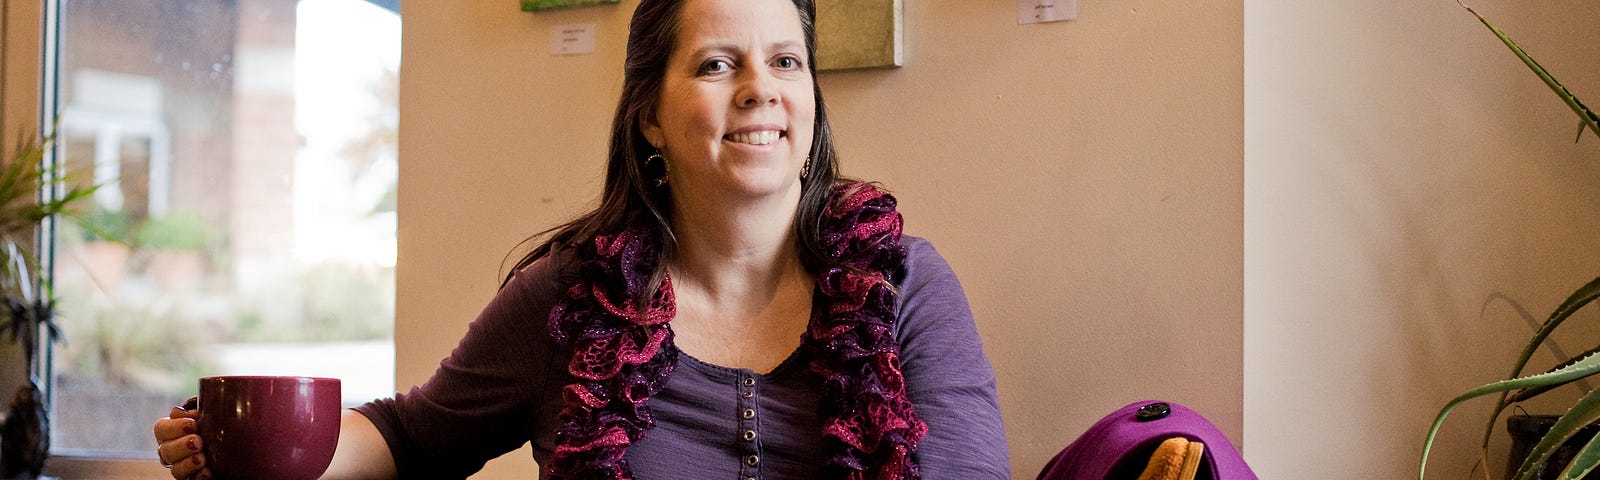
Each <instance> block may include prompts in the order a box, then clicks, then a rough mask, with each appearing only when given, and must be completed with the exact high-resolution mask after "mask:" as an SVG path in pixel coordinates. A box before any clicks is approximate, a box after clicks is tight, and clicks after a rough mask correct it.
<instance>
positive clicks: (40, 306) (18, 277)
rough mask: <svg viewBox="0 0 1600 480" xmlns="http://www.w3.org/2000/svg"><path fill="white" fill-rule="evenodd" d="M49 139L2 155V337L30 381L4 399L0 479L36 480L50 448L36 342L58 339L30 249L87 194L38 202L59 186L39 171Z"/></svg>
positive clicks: (84, 190)
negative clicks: (46, 225)
mask: <svg viewBox="0 0 1600 480" xmlns="http://www.w3.org/2000/svg"><path fill="white" fill-rule="evenodd" d="M50 144H51V138H50V137H46V138H44V139H43V140H42V141H31V140H24V141H22V142H19V145H18V146H17V148H16V151H14V152H12V154H11V155H10V156H8V157H0V161H3V162H4V163H3V164H0V304H3V305H4V307H5V308H4V309H3V310H0V334H8V337H7V338H9V339H10V340H11V341H13V342H17V343H20V344H21V345H22V353H23V356H24V364H25V365H26V367H27V372H28V381H27V383H26V384H25V385H23V386H22V388H20V389H18V391H17V392H16V393H15V394H14V395H12V396H11V397H10V405H9V409H8V410H7V415H6V420H5V423H4V425H3V426H0V478H27V479H31V478H37V477H38V476H39V473H40V470H41V469H42V468H43V467H44V460H45V456H46V454H47V453H48V449H49V445H50V442H49V431H50V429H49V424H48V421H49V404H48V402H47V400H45V399H44V397H43V395H42V394H41V392H40V390H39V382H40V380H42V375H43V372H39V371H38V369H37V365H35V364H34V358H35V352H37V351H38V349H39V348H40V346H41V343H40V342H52V341H55V340H57V339H59V338H61V332H60V331H59V330H58V329H57V328H56V325H55V322H54V320H53V315H52V314H53V311H54V309H53V308H52V307H53V306H54V302H53V298H52V297H51V294H50V284H49V282H48V281H47V279H45V278H44V277H43V276H42V275H41V272H40V271H39V268H38V266H39V261H38V258H37V256H36V254H35V253H34V250H33V248H32V247H33V245H34V243H35V238H36V237H35V235H36V234H37V232H38V228H39V226H40V225H41V224H42V223H43V222H44V220H45V219H47V218H50V217H53V216H55V215H58V214H61V213H65V212H66V211H67V208H68V207H69V206H71V205H72V204H74V203H76V202H77V201H79V200H82V199H84V198H86V197H88V196H89V195H90V194H92V193H93V191H94V188H93V187H71V188H67V189H66V190H65V192H62V193H61V195H59V196H57V197H55V198H47V199H40V198H39V197H40V195H39V192H40V190H41V189H42V188H44V187H47V186H51V185H54V184H57V183H58V182H61V180H62V176H61V175H60V173H61V172H60V171H59V170H57V169H54V168H48V167H45V166H44V164H43V163H44V159H45V154H46V152H47V151H48V150H49V148H50Z"/></svg>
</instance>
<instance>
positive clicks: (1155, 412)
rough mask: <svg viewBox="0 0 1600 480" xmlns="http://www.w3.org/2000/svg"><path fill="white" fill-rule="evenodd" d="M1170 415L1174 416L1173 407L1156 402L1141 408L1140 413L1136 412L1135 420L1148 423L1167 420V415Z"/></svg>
mask: <svg viewBox="0 0 1600 480" xmlns="http://www.w3.org/2000/svg"><path fill="white" fill-rule="evenodd" d="M1170 414H1172V407H1170V406H1167V404H1165V403H1161V402H1156V403H1152V404H1149V405H1145V406H1143V407H1139V411H1137V412H1134V414H1133V419H1134V420H1138V421H1141V422H1148V421H1151V420H1160V419H1163V418H1167V415H1170Z"/></svg>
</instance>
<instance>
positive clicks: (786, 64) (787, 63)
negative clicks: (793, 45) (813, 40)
mask: <svg viewBox="0 0 1600 480" xmlns="http://www.w3.org/2000/svg"><path fill="white" fill-rule="evenodd" d="M776 64H777V67H778V68H781V69H784V70H799V69H800V59H798V58H794V57H783V58H779V59H778V61H777V62H776Z"/></svg>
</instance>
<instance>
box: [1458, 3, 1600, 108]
mask: <svg viewBox="0 0 1600 480" xmlns="http://www.w3.org/2000/svg"><path fill="white" fill-rule="evenodd" d="M1456 3H1458V4H1460V5H1461V6H1462V7H1463V8H1466V9H1467V11H1468V12H1472V15H1473V16H1475V17H1478V21H1479V22H1482V23H1483V25H1484V26H1486V27H1489V31H1492V32H1494V36H1496V37H1500V41H1501V42H1503V43H1505V44H1506V46H1507V47H1510V48H1511V53H1514V54H1516V55H1517V58H1520V59H1522V63H1524V64H1526V65H1528V68H1529V69H1532V70H1533V73H1534V75H1538V76H1539V79H1540V80H1544V84H1545V85H1547V86H1549V87H1550V90H1553V91H1555V92H1556V95H1557V96H1560V97H1561V100H1562V101H1564V102H1566V103H1567V107H1569V108H1571V109H1572V113H1576V114H1577V115H1578V118H1580V119H1582V121H1583V124H1584V125H1587V126H1588V127H1589V131H1591V132H1594V134H1595V135H1597V136H1600V115H1595V113H1594V112H1593V111H1591V110H1589V107H1587V106H1585V105H1584V104H1583V102H1580V101H1578V97H1577V96H1575V95H1573V94H1572V92H1571V91H1570V90H1567V87H1566V86H1564V85H1562V84H1561V82H1558V81H1556V79H1555V77H1553V76H1551V75H1550V72H1549V71H1546V70H1545V69H1544V67H1543V66H1541V65H1539V62H1536V61H1534V60H1533V57H1532V56H1529V55H1528V52H1525V51H1523V50H1522V47H1519V46H1517V42H1513V41H1511V37H1508V36H1506V34H1505V32H1501V31H1500V29H1499V28H1496V27H1495V26H1494V24H1492V23H1489V19H1487V18H1483V15H1479V14H1478V11H1477V10H1473V9H1472V7H1468V6H1467V5H1466V4H1464V3H1461V2H1460V1H1459V0H1457V2H1456ZM1579 133H1580V135H1581V133H1582V130H1579Z"/></svg>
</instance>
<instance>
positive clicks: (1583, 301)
mask: <svg viewBox="0 0 1600 480" xmlns="http://www.w3.org/2000/svg"><path fill="white" fill-rule="evenodd" d="M1597 298H1600V278H1595V279H1594V280H1591V281H1589V283H1588V284H1585V285H1584V286H1582V287H1579V288H1578V290H1577V291H1575V292H1572V295H1568V296H1567V299H1566V300H1564V301H1562V302H1561V305H1560V306H1558V307H1556V310H1555V311H1554V312H1551V313H1550V318H1548V319H1545V321H1544V325H1540V326H1539V331H1538V332H1535V333H1534V334H1533V338H1532V339H1529V340H1528V344H1527V345H1524V346H1523V347H1522V353H1521V354H1518V355H1517V363H1516V364H1515V365H1514V366H1513V367H1512V368H1511V374H1510V375H1506V378H1516V377H1517V376H1520V375H1522V369H1523V368H1526V367H1527V366H1528V361H1529V360H1530V359H1532V358H1533V352H1535V351H1537V350H1538V349H1539V345H1541V344H1543V343H1544V341H1545V339H1547V338H1549V337H1550V334H1551V333H1552V332H1554V331H1555V330H1556V327H1559V326H1561V324H1562V323H1564V322H1566V321H1567V319H1568V318H1571V317H1572V314H1573V313H1574V312H1577V311H1578V309H1580V308H1583V307H1584V306H1585V305H1588V304H1590V303H1592V302H1594V301H1595V299H1597ZM1595 351H1596V350H1590V351H1589V352H1588V353H1586V354H1585V355H1580V356H1578V357H1576V358H1575V359H1573V360H1570V361H1568V363H1576V361H1577V358H1586V357H1589V356H1593V353H1594V352H1595ZM1558 369H1559V368H1558ZM1552 372H1554V370H1552ZM1578 378H1583V377H1577V378H1573V379H1572V380H1568V381H1566V382H1561V383H1558V384H1545V385H1537V386H1533V387H1528V388H1529V389H1530V390H1531V389H1536V388H1543V389H1544V391H1548V390H1550V389H1554V388H1556V387H1559V386H1561V385H1565V384H1566V383H1569V382H1572V381H1574V380H1577V379H1578ZM1524 393H1526V391H1525V392H1524ZM1540 393H1543V392H1542V391H1541V392H1540ZM1534 395H1537V393H1534V394H1527V395H1520V394H1519V395H1518V397H1519V399H1518V400H1517V401H1521V400H1526V399H1528V398H1532V397H1533V396H1534ZM1506 397H1507V395H1506V394H1501V395H1500V400H1499V401H1498V402H1496V403H1495V407H1494V413H1493V414H1491V415H1490V416H1489V421H1488V422H1487V425H1485V426H1484V432H1483V446H1484V447H1488V445H1489V438H1490V437H1491V436H1493V435H1494V424H1495V421H1496V420H1498V419H1499V418H1500V413H1501V412H1504V411H1505V409H1506V407H1507V406H1510V404H1511V402H1508V401H1507V400H1506Z"/></svg>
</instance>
